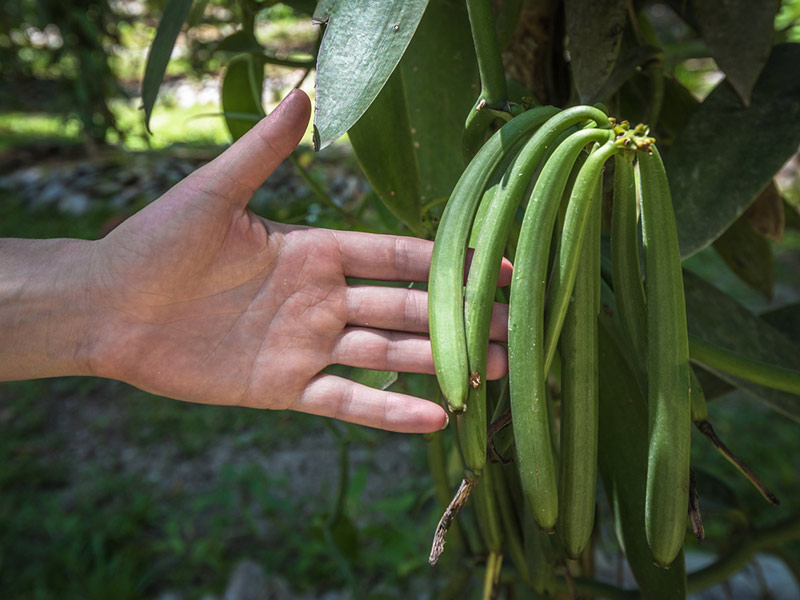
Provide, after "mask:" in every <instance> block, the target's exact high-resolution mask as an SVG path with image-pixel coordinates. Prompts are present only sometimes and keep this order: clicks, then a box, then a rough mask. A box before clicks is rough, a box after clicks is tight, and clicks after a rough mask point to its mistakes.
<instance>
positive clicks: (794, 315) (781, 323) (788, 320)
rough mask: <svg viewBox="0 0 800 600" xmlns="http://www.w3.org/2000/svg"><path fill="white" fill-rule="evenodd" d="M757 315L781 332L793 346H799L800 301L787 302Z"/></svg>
mask: <svg viewBox="0 0 800 600" xmlns="http://www.w3.org/2000/svg"><path fill="white" fill-rule="evenodd" d="M759 316H760V317H761V318H762V319H764V320H765V321H766V322H767V323H769V324H770V325H771V326H772V327H774V328H775V329H776V330H777V331H780V332H782V333H783V335H785V336H786V338H787V339H788V340H789V341H791V342H792V343H793V344H794V345H795V346H797V347H800V302H795V303H794V304H787V305H786V306H782V307H780V308H776V309H775V310H770V311H768V312H765V313H761V314H760V315H759Z"/></svg>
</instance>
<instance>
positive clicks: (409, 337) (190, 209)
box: [92, 92, 507, 432]
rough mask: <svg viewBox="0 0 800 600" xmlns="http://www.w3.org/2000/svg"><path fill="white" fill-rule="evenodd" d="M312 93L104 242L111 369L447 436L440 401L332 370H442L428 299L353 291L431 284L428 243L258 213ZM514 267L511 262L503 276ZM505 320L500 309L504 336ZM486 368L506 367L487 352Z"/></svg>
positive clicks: (100, 300)
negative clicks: (264, 186) (262, 192)
mask: <svg viewBox="0 0 800 600" xmlns="http://www.w3.org/2000/svg"><path fill="white" fill-rule="evenodd" d="M309 111H310V105H309V102H308V98H307V97H306V96H305V94H302V93H300V92H296V93H293V94H291V95H290V96H289V97H288V98H287V99H286V100H285V101H284V103H283V104H282V105H281V106H280V107H279V108H278V109H276V110H275V111H274V112H273V113H272V115H271V116H270V117H268V118H266V119H264V120H263V121H262V122H261V123H259V124H258V125H257V126H256V127H255V128H254V129H253V130H251V131H250V132H249V133H248V134H247V135H246V136H244V137H243V138H242V139H241V140H239V141H238V142H237V143H236V144H234V145H233V146H232V147H231V148H230V149H229V150H227V151H226V152H225V153H223V154H222V155H221V156H220V157H219V158H217V159H216V160H215V161H213V162H211V163H209V164H208V165H206V166H205V167H203V168H202V169H200V170H198V171H197V172H195V173H194V174H192V175H191V176H190V177H188V178H187V179H185V180H184V181H182V182H181V183H179V184H178V185H177V186H175V187H174V188H173V189H172V190H170V191H169V192H168V193H167V194H165V195H164V196H163V197H162V198H160V199H159V200H157V201H156V202H154V203H153V204H151V205H150V206H148V207H147V208H146V209H144V210H143V211H141V212H140V213H138V214H137V215H135V216H134V217H132V218H131V219H129V220H128V221H126V222H125V223H123V224H122V225H120V226H119V227H118V228H117V229H116V230H114V231H113V232H112V233H111V234H109V236H107V237H106V238H105V239H104V240H102V241H101V242H99V243H98V245H97V249H96V252H95V255H94V260H95V261H96V265H95V266H96V269H95V272H96V273H98V275H97V277H98V282H97V284H96V285H95V286H92V287H93V288H96V289H98V290H100V291H98V292H96V297H95V298H94V302H95V304H96V305H98V306H100V307H101V308H100V310H99V312H100V313H101V314H102V316H103V318H102V319H98V322H99V323H101V325H99V326H98V330H97V332H96V333H95V335H94V341H93V343H94V344H96V345H97V346H98V348H97V349H96V350H95V352H93V353H92V354H93V355H94V356H100V357H102V359H98V360H99V364H95V365H93V368H94V370H95V371H96V372H97V373H98V374H101V375H104V376H108V377H113V378H116V379H121V380H123V381H128V382H129V383H132V384H134V385H137V386H138V387H141V388H142V389H146V390H148V391H151V392H154V393H158V394H162V395H165V396H170V397H173V398H178V399H181V400H189V401H194V402H203V403H213V404H235V405H241V406H250V407H258V408H271V409H293V410H299V411H303V412H310V413H314V414H319V415H326V416H331V417H336V418H340V419H343V420H347V421H351V422H355V423H361V424H365V425H370V426H373V427H379V428H383V429H390V430H396V431H411V432H423V431H433V430H436V429H440V428H441V427H442V426H444V424H445V422H446V416H445V413H444V411H443V409H442V408H441V407H439V406H438V405H436V404H433V403H431V402H428V401H426V400H422V399H419V398H414V397H411V396H406V395H403V394H397V393H392V392H385V391H379V390H375V389H372V388H368V387H365V386H362V385H359V384H356V383H354V382H352V381H348V380H346V379H342V378H339V377H336V376H333V375H328V374H321V373H320V371H321V370H322V369H323V368H325V367H326V366H328V365H329V364H334V363H339V364H345V365H351V366H358V367H365V368H371V369H382V370H395V371H410V372H422V373H432V372H433V362H432V358H431V350H430V343H429V341H428V338H427V336H426V335H425V333H426V332H427V294H426V293H425V292H424V291H421V290H413V289H408V287H382V286H368V285H347V281H346V278H348V277H352V278H362V279H382V280H387V281H404V282H410V281H425V280H426V279H427V276H428V269H429V264H430V256H431V251H432V243H431V242H427V241H424V240H418V239H414V238H406V237H397V236H381V235H374V234H365V233H356V232H342V231H332V230H324V229H314V228H303V227H292V226H286V225H281V224H278V223H273V222H270V221H267V220H265V219H262V218H260V217H258V216H256V215H254V214H253V213H252V212H250V211H249V210H248V209H247V208H246V207H247V202H248V201H249V199H250V197H251V195H252V193H253V191H254V190H255V189H256V188H257V187H258V186H259V185H261V183H262V182H263V181H264V180H265V179H266V177H267V176H268V175H269V174H270V173H271V172H272V171H273V170H274V169H275V168H276V167H277V166H278V164H279V163H280V162H281V161H282V160H283V159H284V158H285V157H286V156H287V155H288V154H289V153H290V152H291V151H292V150H293V149H294V147H295V146H296V144H297V142H298V141H299V139H300V137H301V136H302V134H303V132H304V130H305V127H306V125H307V122H308V117H309ZM506 271H507V269H506ZM503 324H504V315H502V314H500V312H498V315H497V316H496V318H495V327H494V328H493V329H494V330H495V332H496V336H495V337H496V338H497V339H502V338H503V329H504V327H503ZM489 365H490V366H489V374H488V375H489V377H499V376H501V375H502V374H503V373H504V371H505V365H506V362H505V354H504V351H503V349H502V348H501V347H500V346H498V345H494V344H493V345H492V346H491V348H490V363H489Z"/></svg>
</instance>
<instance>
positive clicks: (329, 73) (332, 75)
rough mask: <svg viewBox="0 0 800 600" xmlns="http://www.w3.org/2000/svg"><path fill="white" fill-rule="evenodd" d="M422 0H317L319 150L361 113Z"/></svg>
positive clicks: (394, 59) (399, 52)
mask: <svg viewBox="0 0 800 600" xmlns="http://www.w3.org/2000/svg"><path fill="white" fill-rule="evenodd" d="M427 3H428V2H427V0H394V1H392V2H374V1H370V0H322V1H321V2H320V3H319V4H318V5H317V9H316V10H315V11H314V22H315V23H318V24H324V26H325V34H324V36H323V38H322V45H321V46H320V51H319V56H318V57H317V82H316V112H315V115H314V147H315V149H316V150H321V149H322V148H324V147H325V146H327V145H328V144H330V143H331V142H333V141H334V140H336V139H337V138H339V137H340V136H341V135H342V134H344V132H346V131H347V130H348V129H350V127H351V126H352V125H353V124H354V123H355V122H356V121H357V120H358V119H359V118H360V117H361V115H363V114H364V112H365V111H366V110H367V108H368V107H369V105H370V104H372V101H373V100H374V99H375V96H377V95H378V92H380V91H381V88H382V87H383V86H384V84H385V83H386V80H387V79H389V75H391V74H392V71H394V69H395V67H396V66H397V63H398V62H399V61H400V58H401V57H402V56H403V52H405V49H406V47H407V46H408V43H409V42H410V41H411V37H412V36H413V35H414V31H415V30H416V28H417V25H418V24H419V21H420V19H421V18H422V13H423V12H425V7H426V5H427Z"/></svg>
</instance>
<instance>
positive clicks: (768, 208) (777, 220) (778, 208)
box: [747, 179, 786, 242]
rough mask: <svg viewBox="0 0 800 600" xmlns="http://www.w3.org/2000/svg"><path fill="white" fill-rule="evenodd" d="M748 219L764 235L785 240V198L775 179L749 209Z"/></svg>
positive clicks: (778, 240) (774, 239)
mask: <svg viewBox="0 0 800 600" xmlns="http://www.w3.org/2000/svg"><path fill="white" fill-rule="evenodd" d="M747 220H748V221H749V222H750V225H751V226H752V227H753V229H754V230H755V231H756V232H758V233H760V234H761V235H763V236H764V237H767V238H769V239H771V240H773V241H776V242H782V241H783V230H784V228H785V227H786V213H785V211H784V209H783V198H782V197H781V193H780V191H779V190H778V186H777V185H775V180H774V179H773V180H772V181H770V182H769V183H768V184H767V187H765V188H764V189H763V190H762V191H761V193H760V194H759V195H758V198H756V200H755V202H753V203H752V204H751V205H750V208H748V209H747Z"/></svg>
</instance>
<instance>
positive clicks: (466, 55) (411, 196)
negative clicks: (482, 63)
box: [349, 0, 478, 235]
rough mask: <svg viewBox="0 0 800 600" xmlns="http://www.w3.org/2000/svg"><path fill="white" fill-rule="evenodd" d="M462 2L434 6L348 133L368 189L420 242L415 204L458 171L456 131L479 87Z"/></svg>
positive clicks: (440, 190) (446, 186)
mask: <svg viewBox="0 0 800 600" xmlns="http://www.w3.org/2000/svg"><path fill="white" fill-rule="evenodd" d="M469 31H470V30H469V20H468V18H467V11H466V7H465V6H464V5H463V3H458V4H453V1H452V0H432V1H431V2H430V4H429V6H428V8H427V10H426V11H425V15H424V16H423V18H422V21H421V22H420V24H419V27H417V32H416V33H415V34H414V38H413V39H412V40H411V44H410V45H409V47H408V49H407V50H406V53H405V55H404V56H403V59H402V60H401V61H400V65H399V66H398V68H397V69H396V70H395V72H394V73H393V74H392V76H391V77H390V78H389V80H388V81H387V83H386V85H385V86H384V88H383V89H382V90H381V92H380V94H378V97H377V98H376V99H375V101H374V102H373V103H372V105H371V106H370V108H369V109H368V110H367V112H366V113H365V114H364V116H363V117H362V118H361V119H359V121H358V122H357V123H356V124H355V125H354V126H353V127H351V128H350V132H349V133H350V141H351V143H352V145H353V149H354V150H355V153H356V156H357V157H358V159H359V161H360V162H361V167H362V169H363V170H364V173H365V174H366V176H367V179H369V181H370V183H371V184H372V187H373V189H374V190H375V191H376V193H377V194H378V196H379V197H380V198H381V200H382V201H383V203H384V205H385V206H387V207H388V208H389V209H390V210H391V211H392V213H393V214H394V215H395V216H396V217H398V218H400V219H401V220H402V221H403V222H404V223H406V225H408V226H409V228H410V229H411V230H412V231H414V232H415V233H416V234H417V235H420V234H421V233H423V232H422V230H421V223H420V207H421V203H425V202H429V201H431V200H434V199H436V198H440V197H442V196H446V195H448V194H449V193H450V190H451V189H452V188H453V186H454V185H455V183H456V181H457V180H458V177H459V176H460V175H461V172H462V170H463V169H464V160H463V158H462V155H461V143H460V138H461V132H462V130H463V128H464V115H466V113H467V111H468V110H469V109H470V108H471V106H472V102H473V96H474V95H475V93H476V89H477V88H476V86H477V81H478V77H477V75H478V71H477V63H476V62H475V55H474V51H473V46H472V37H471V36H470V33H469Z"/></svg>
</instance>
